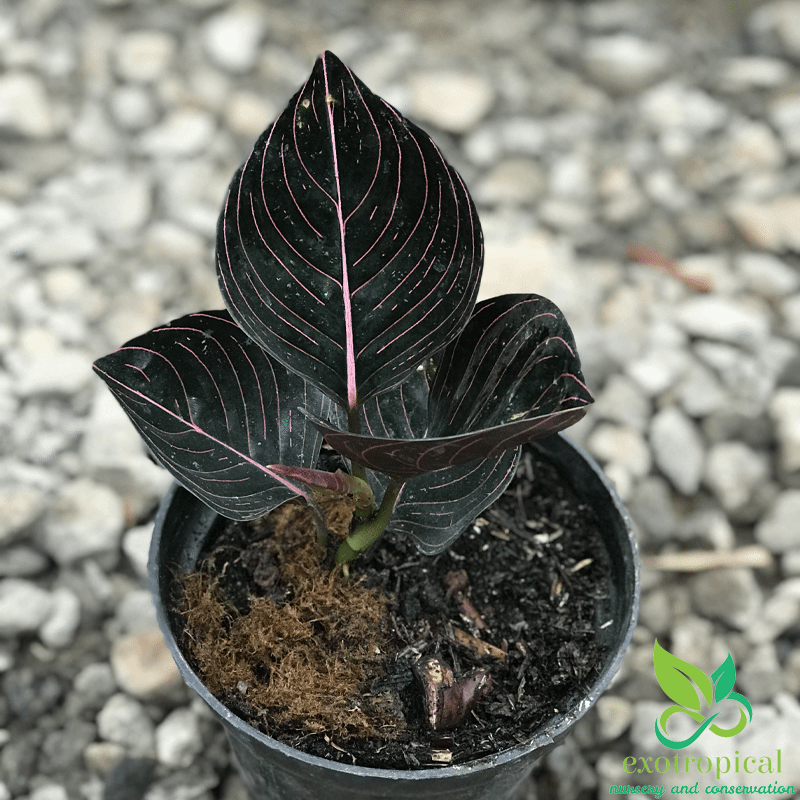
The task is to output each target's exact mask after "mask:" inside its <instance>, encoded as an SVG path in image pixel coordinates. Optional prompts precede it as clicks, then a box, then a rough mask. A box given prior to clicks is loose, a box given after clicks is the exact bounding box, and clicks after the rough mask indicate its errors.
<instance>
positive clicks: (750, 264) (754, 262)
mask: <svg viewBox="0 0 800 800" xmlns="http://www.w3.org/2000/svg"><path fill="white" fill-rule="evenodd" d="M735 263H736V269H737V271H738V272H739V274H740V275H741V276H742V278H743V280H744V282H745V285H746V286H747V287H748V288H749V289H751V290H752V291H754V292H756V293H758V294H760V295H761V296H762V297H766V298H767V299H769V300H778V299H780V298H783V297H785V296H786V295H788V294H791V293H792V292H795V291H797V289H798V288H800V274H798V272H797V270H794V269H792V268H791V267H790V266H789V265H788V264H787V263H786V262H785V261H782V260H781V259H780V258H778V257H777V256H774V255H772V254H771V253H740V254H739V255H738V256H736V258H735Z"/></svg>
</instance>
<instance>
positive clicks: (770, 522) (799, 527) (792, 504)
mask: <svg viewBox="0 0 800 800" xmlns="http://www.w3.org/2000/svg"><path fill="white" fill-rule="evenodd" d="M755 534H756V540H757V541H758V542H759V543H760V544H763V545H764V547H766V548H767V549H768V550H770V551H771V552H773V553H786V552H789V551H791V550H794V549H796V548H800V489H786V490H785V491H783V492H781V493H780V494H779V495H778V496H777V497H776V498H775V502H774V503H773V505H772V507H771V508H770V509H769V511H768V512H767V513H766V515H765V516H764V518H763V519H762V520H761V521H760V522H759V523H758V525H756V530H755Z"/></svg>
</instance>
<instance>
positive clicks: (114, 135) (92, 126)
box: [68, 100, 123, 158]
mask: <svg viewBox="0 0 800 800" xmlns="http://www.w3.org/2000/svg"><path fill="white" fill-rule="evenodd" d="M68 136H69V143H70V144H71V145H72V146H73V147H75V148H77V149H78V150H83V151H85V152H86V153H88V154H90V155H92V156H97V157H99V158H115V157H118V156H119V155H120V154H121V152H122V149H123V144H122V139H121V138H120V135H119V133H118V132H117V130H116V129H115V128H114V125H113V123H112V122H111V120H110V119H109V116H108V114H107V112H106V109H105V106H103V105H102V104H101V103H99V102H98V101H96V100H87V101H86V102H85V103H84V104H83V106H82V107H81V110H80V112H79V114H78V118H77V119H76V120H75V123H74V124H73V125H72V126H71V127H70V128H69V131H68Z"/></svg>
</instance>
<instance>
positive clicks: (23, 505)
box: [0, 484, 45, 546]
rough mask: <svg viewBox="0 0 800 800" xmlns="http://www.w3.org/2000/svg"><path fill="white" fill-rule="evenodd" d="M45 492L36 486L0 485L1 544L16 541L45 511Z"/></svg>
mask: <svg viewBox="0 0 800 800" xmlns="http://www.w3.org/2000/svg"><path fill="white" fill-rule="evenodd" d="M44 508H45V495H44V492H43V491H42V490H41V489H39V488H37V487H35V486H26V485H24V484H16V485H10V486H0V546H3V545H6V544H8V543H9V542H12V541H14V539H16V538H17V537H18V536H19V535H20V534H21V533H23V532H25V530H26V529H27V528H29V527H30V526H31V525H32V524H33V523H34V522H35V521H36V520H37V519H38V518H39V517H40V516H41V514H42V513H43V511H44Z"/></svg>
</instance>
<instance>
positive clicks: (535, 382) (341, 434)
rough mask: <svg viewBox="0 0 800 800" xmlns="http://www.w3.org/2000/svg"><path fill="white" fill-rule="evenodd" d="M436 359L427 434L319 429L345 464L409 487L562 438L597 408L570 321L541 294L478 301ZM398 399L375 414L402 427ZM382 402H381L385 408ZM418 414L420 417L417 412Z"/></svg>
mask: <svg viewBox="0 0 800 800" xmlns="http://www.w3.org/2000/svg"><path fill="white" fill-rule="evenodd" d="M434 361H435V362H436V367H435V375H434V378H433V383H432V385H431V386H430V389H429V391H428V407H427V415H426V416H427V427H426V430H424V431H421V430H420V431H419V432H412V431H411V429H410V428H409V429H408V430H409V433H406V432H405V431H402V430H390V428H389V427H387V426H386V425H385V424H384V425H383V427H381V425H379V424H375V423H371V424H368V426H367V430H369V431H376V432H377V434H376V435H365V434H355V433H349V432H348V431H345V430H343V429H342V428H343V427H344V426H343V425H342V424H341V423H339V425H338V426H337V423H336V420H334V421H333V422H332V423H330V424H328V423H325V422H323V421H322V420H319V419H312V422H313V423H314V424H315V425H316V427H317V429H318V430H319V431H320V432H321V433H322V434H323V435H324V436H325V439H326V441H327V442H328V444H329V445H330V446H331V447H333V448H334V449H335V450H337V451H338V452H339V453H341V454H342V455H343V456H345V457H346V458H349V459H351V460H353V461H356V462H358V463H360V464H363V465H364V466H366V467H368V468H370V469H373V470H376V471H378V472H383V473H385V474H387V475H391V476H392V477H394V478H399V479H406V480H407V479H409V478H414V477H416V476H418V475H422V474H424V473H426V472H432V471H435V470H439V469H444V468H445V467H454V466H457V465H459V464H466V463H468V462H470V461H473V460H477V459H486V458H490V457H493V456H497V455H499V454H501V453H502V452H503V451H504V450H507V449H514V448H516V447H518V446H519V445H521V444H523V443H524V442H527V441H530V440H532V439H537V438H541V437H543V436H549V435H551V434H553V433H557V432H558V431H560V430H563V429H564V428H567V427H569V426H570V425H573V424H574V423H575V422H577V421H578V420H579V419H581V418H582V417H583V415H584V414H585V413H586V408H587V406H588V405H589V404H590V403H591V402H592V396H591V395H590V394H589V392H588V390H587V389H586V386H585V384H584V382H583V375H582V373H581V368H580V359H579V358H578V354H577V349H576V347H575V341H574V338H573V336H572V332H571V330H570V329H569V326H568V325H567V322H566V320H565V319H564V316H563V314H562V313H561V311H560V310H559V309H558V308H557V307H556V306H555V305H554V304H553V303H551V302H550V301H549V300H547V299H545V298H543V297H539V296H538V295H502V296H500V297H495V298H492V299H491V300H486V301H484V302H482V303H479V304H478V305H477V306H476V308H475V311H474V313H473V314H472V317H471V318H470V321H469V323H468V324H467V326H466V327H465V329H464V330H463V331H462V333H461V334H460V335H459V336H458V337H457V338H456V339H455V340H454V341H453V342H452V343H451V344H450V345H448V346H447V347H446V348H445V349H444V350H443V352H442V353H440V354H437V355H436V356H435V357H434ZM420 374H421V373H419V372H418V373H417V375H420ZM415 380H417V381H419V380H420V379H419V378H415ZM414 391H415V392H417V391H418V390H416V389H415V390H414ZM389 397H390V398H391V399H387V401H386V408H385V412H384V413H383V414H377V413H376V412H373V415H368V416H370V418H371V416H375V417H376V420H378V421H380V420H381V419H382V418H383V417H388V418H390V419H392V420H395V423H394V425H395V428H398V427H399V428H402V424H400V425H399V426H398V424H397V421H399V422H400V423H402V421H403V420H404V419H405V418H406V417H408V416H409V414H410V412H409V411H408V409H407V407H403V408H402V409H394V405H396V403H397V398H396V396H395V395H392V394H391V393H389ZM382 398H383V396H379V397H378V398H375V400H374V401H373V402H374V403H376V404H377V410H378V411H381V403H382ZM370 407H372V406H370ZM413 410H414V413H416V415H417V416H419V413H420V412H419V409H418V408H417V406H416V405H415V406H414V409H413Z"/></svg>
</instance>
